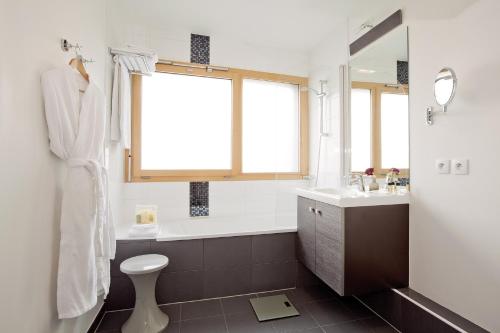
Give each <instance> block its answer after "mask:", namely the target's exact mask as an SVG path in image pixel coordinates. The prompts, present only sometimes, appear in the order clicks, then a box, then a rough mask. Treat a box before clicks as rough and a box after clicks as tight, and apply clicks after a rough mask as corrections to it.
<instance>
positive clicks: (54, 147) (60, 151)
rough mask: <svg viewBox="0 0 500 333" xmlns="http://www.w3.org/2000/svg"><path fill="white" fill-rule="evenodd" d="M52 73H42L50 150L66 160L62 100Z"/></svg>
mask: <svg viewBox="0 0 500 333" xmlns="http://www.w3.org/2000/svg"><path fill="white" fill-rule="evenodd" d="M50 75H51V73H50V72H47V73H44V74H43V75H42V92H43V99H44V104H45V118H46V119H47V126H48V129H49V141H50V150H51V151H52V152H53V153H54V154H56V155H57V156H58V157H59V158H61V159H63V160H65V159H66V158H67V157H68V156H67V152H66V150H65V148H64V139H65V138H64V129H63V127H64V125H63V123H62V122H63V121H62V119H60V117H61V116H62V114H61V110H60V108H61V107H62V106H61V105H60V102H59V101H58V97H57V90H56V86H55V85H53V84H52V81H51V78H50Z"/></svg>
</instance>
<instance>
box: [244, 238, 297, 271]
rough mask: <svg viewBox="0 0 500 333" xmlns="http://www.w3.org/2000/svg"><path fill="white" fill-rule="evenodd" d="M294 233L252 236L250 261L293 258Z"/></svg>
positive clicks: (276, 260) (262, 262) (255, 262)
mask: <svg viewBox="0 0 500 333" xmlns="http://www.w3.org/2000/svg"><path fill="white" fill-rule="evenodd" d="M295 237H296V233H281V234H269V235H256V236H252V262H253V263H254V264H265V263H271V262H286V261H293V260H295Z"/></svg>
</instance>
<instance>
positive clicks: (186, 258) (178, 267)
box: [151, 239, 203, 272]
mask: <svg viewBox="0 0 500 333" xmlns="http://www.w3.org/2000/svg"><path fill="white" fill-rule="evenodd" d="M151 252H152V253H158V254H162V255H164V256H167V257H168V259H169V263H168V266H167V267H166V268H165V271H166V272H178V271H201V270H203V240H202V239H193V240H182V241H174V242H158V241H154V240H153V241H151Z"/></svg>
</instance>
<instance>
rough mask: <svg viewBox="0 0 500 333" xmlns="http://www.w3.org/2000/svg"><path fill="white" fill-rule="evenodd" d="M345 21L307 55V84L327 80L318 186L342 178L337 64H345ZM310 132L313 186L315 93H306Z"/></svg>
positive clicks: (337, 183)
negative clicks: (326, 130)
mask: <svg viewBox="0 0 500 333" xmlns="http://www.w3.org/2000/svg"><path fill="white" fill-rule="evenodd" d="M347 29H348V22H347V20H346V21H345V22H343V23H341V24H339V26H338V27H337V28H336V29H335V30H334V31H332V32H331V33H330V34H329V36H328V37H327V38H325V39H324V40H323V41H322V42H321V43H320V44H319V45H317V46H316V47H315V48H314V49H313V50H311V52H310V54H309V85H310V86H311V87H312V88H314V89H316V90H319V89H320V83H319V81H320V80H327V81H328V84H327V90H328V97H326V98H325V103H324V105H325V111H324V114H325V118H324V122H325V123H326V128H327V129H328V132H329V135H328V136H326V137H323V139H322V144H321V158H320V165H319V177H318V186H319V187H336V186H337V187H338V186H340V185H341V177H342V163H341V161H342V154H343V148H342V146H341V145H342V110H341V108H340V106H341V103H340V83H339V82H340V77H339V66H340V65H347V62H348V49H347V37H348V33H347ZM309 122H310V123H309V135H310V144H309V147H310V149H309V150H310V152H309V153H310V158H309V168H310V172H309V173H310V174H311V175H313V176H314V177H313V179H311V184H312V185H313V186H314V185H315V176H316V170H317V166H318V146H319V130H320V111H319V100H318V98H316V97H315V96H314V94H310V95H309Z"/></svg>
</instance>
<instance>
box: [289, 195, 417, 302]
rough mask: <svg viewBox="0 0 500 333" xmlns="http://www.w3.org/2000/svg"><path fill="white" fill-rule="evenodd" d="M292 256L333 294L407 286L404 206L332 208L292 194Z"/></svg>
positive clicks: (406, 243) (406, 240)
mask: <svg viewBox="0 0 500 333" xmlns="http://www.w3.org/2000/svg"><path fill="white" fill-rule="evenodd" d="M297 209H298V211H297V219H298V220H297V242H296V244H297V245H296V246H297V258H298V260H299V261H300V262H302V263H303V264H304V265H305V266H306V267H307V268H308V269H309V270H311V271H312V272H313V273H314V274H316V276H318V277H319V278H320V279H321V280H323V281H324V282H325V283H326V284H327V285H329V286H330V287H331V288H332V289H334V290H335V291H336V292H337V293H338V294H340V295H342V296H344V295H361V294H365V293H370V292H375V291H378V290H384V289H387V288H401V287H406V286H408V274H409V272H408V266H409V261H408V250H409V249H408V245H409V244H408V205H407V204H398V205H387V206H366V207H348V208H343V207H337V206H334V205H329V204H325V203H323V202H319V201H315V200H312V199H307V198H303V197H298V205H297Z"/></svg>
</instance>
